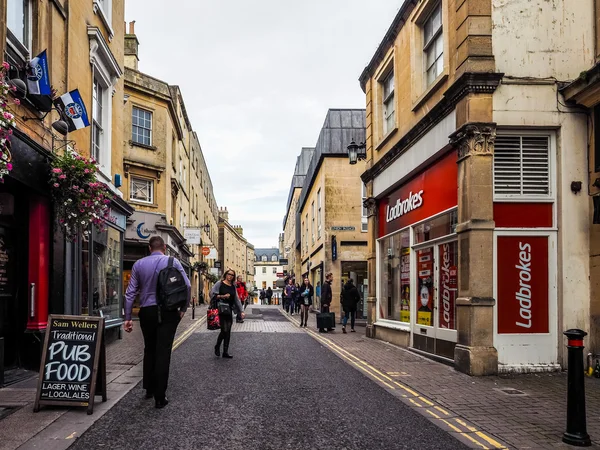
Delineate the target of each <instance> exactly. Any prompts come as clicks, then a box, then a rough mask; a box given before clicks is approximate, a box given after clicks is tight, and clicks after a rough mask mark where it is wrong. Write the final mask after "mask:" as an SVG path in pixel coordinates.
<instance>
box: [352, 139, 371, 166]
mask: <svg viewBox="0 0 600 450" xmlns="http://www.w3.org/2000/svg"><path fill="white" fill-rule="evenodd" d="M347 148H348V159H349V160H350V164H351V165H352V164H356V163H357V162H358V161H362V160H365V159H367V151H366V148H367V146H366V145H365V143H364V142H361V143H360V144H357V143H356V142H354V140H352V142H350V145H348V147H347Z"/></svg>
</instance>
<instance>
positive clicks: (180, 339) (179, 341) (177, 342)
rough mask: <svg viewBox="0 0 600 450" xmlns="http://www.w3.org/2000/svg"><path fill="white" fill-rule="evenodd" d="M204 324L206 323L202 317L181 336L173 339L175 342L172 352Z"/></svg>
mask: <svg viewBox="0 0 600 450" xmlns="http://www.w3.org/2000/svg"><path fill="white" fill-rule="evenodd" d="M204 322H206V316H204V317H202V318H201V319H200V320H198V322H196V323H194V324H193V325H192V326H190V327H189V328H188V329H187V330H185V331H184V332H183V333H181V335H179V336H178V337H177V338H176V339H175V342H173V350H175V349H176V348H177V347H179V346H180V345H181V344H183V342H184V341H185V340H186V339H187V338H189V337H190V336H191V334H192V333H193V332H194V331H196V330H197V329H198V328H200V325H202V324H203V323H204Z"/></svg>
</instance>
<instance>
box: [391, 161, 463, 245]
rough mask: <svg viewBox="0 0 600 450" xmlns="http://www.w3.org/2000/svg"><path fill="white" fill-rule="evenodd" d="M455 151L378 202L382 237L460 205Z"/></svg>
mask: <svg viewBox="0 0 600 450" xmlns="http://www.w3.org/2000/svg"><path fill="white" fill-rule="evenodd" d="M456 157H457V155H456V151H452V152H450V153H448V154H447V155H445V156H443V157H442V158H441V159H439V160H438V161H436V162H435V163H434V164H433V165H431V166H429V167H428V168H427V169H425V170H423V171H422V172H420V173H419V174H418V175H416V176H414V177H413V178H411V179H410V180H409V181H408V182H406V183H404V184H403V185H402V186H401V187H400V188H398V189H396V190H395V191H393V192H391V193H390V194H388V195H387V196H386V197H383V198H382V199H381V200H380V201H379V237H382V236H385V235H387V234H390V233H393V232H394V231H398V230H400V229H402V228H404V227H406V226H408V225H410V224H413V223H415V222H418V221H420V220H423V219H426V218H427V217H430V216H433V215H435V214H437V213H439V212H442V211H445V210H447V209H450V208H453V207H455V206H456V205H457V204H458V181H457V179H458V167H457V164H456Z"/></svg>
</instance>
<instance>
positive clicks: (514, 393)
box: [494, 388, 527, 396]
mask: <svg viewBox="0 0 600 450" xmlns="http://www.w3.org/2000/svg"><path fill="white" fill-rule="evenodd" d="M494 390H495V391H498V392H500V393H502V394H504V395H511V396H526V395H527V394H526V393H525V392H523V391H519V390H518V389H514V388H502V389H500V388H496V389H494Z"/></svg>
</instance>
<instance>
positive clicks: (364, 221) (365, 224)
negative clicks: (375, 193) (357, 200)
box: [360, 183, 369, 233]
mask: <svg viewBox="0 0 600 450" xmlns="http://www.w3.org/2000/svg"><path fill="white" fill-rule="evenodd" d="M366 199H367V185H366V184H364V183H362V195H361V219H360V220H361V224H360V225H361V226H360V231H362V232H363V233H364V232H366V231H369V217H368V214H367V208H366V207H365V200H366Z"/></svg>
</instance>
